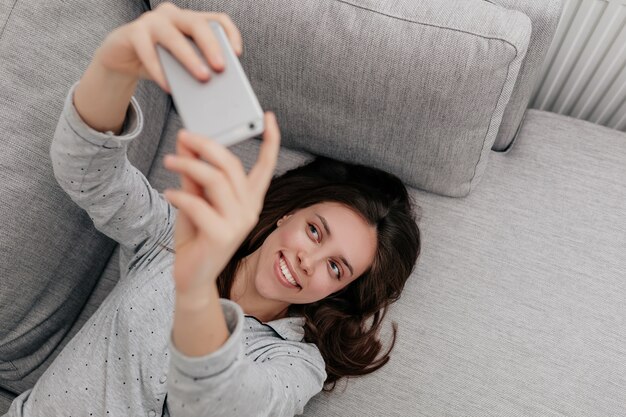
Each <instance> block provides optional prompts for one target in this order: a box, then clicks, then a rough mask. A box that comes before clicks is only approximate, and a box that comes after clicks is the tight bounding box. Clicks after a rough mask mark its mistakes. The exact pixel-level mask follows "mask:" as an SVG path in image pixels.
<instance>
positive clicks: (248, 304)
mask: <svg viewBox="0 0 626 417" xmlns="http://www.w3.org/2000/svg"><path fill="white" fill-rule="evenodd" d="M258 258H259V250H257V251H256V252H254V253H252V254H250V255H248V256H247V257H246V258H244V259H243V260H242V261H241V265H240V267H239V268H237V272H236V274H235V279H234V282H233V286H232V288H231V290H230V299H231V300H232V301H234V302H236V303H237V304H239V306H240V307H241V308H242V309H243V311H244V313H245V314H247V315H249V316H254V317H255V318H257V319H258V320H260V321H261V322H263V323H267V322H269V321H272V320H277V319H280V318H283V317H286V316H287V310H288V308H289V305H290V304H289V303H287V302H285V301H278V300H271V299H267V298H265V297H263V296H262V295H261V294H259V293H258V291H257V289H256V286H255V285H254V278H255V276H256V273H257V265H258Z"/></svg>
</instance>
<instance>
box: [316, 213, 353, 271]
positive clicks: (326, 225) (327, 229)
mask: <svg viewBox="0 0 626 417" xmlns="http://www.w3.org/2000/svg"><path fill="white" fill-rule="evenodd" d="M315 215H316V216H317V217H318V218H319V219H320V221H321V222H322V225H323V226H324V230H325V231H326V233H327V234H328V236H329V237H330V236H332V235H331V233H330V229H329V228H328V222H327V221H326V219H325V218H324V217H323V216H322V215H320V214H317V213H315ZM339 259H341V262H343V263H344V264H346V266H347V267H348V269H349V270H350V273H351V274H352V275H354V269H352V265H350V262H348V260H347V259H346V258H344V257H343V256H340V257H339Z"/></svg>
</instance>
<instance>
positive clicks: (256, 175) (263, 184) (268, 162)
mask: <svg viewBox="0 0 626 417" xmlns="http://www.w3.org/2000/svg"><path fill="white" fill-rule="evenodd" d="M264 122H265V131H263V142H262V143H261V150H260V152H259V157H258V159H257V162H256V163H255V164H254V166H253V167H252V169H251V170H250V174H249V175H248V184H249V189H252V190H255V191H256V192H260V193H261V195H260V197H261V198H262V197H263V196H264V195H265V192H266V191H267V188H268V187H269V184H270V181H271V180H272V175H273V173H274V168H275V167H276V160H277V159H278V151H279V149H280V130H279V128H278V123H277V121H276V115H275V114H274V113H272V112H265V120H264Z"/></svg>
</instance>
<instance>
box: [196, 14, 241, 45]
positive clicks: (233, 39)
mask: <svg viewBox="0 0 626 417" xmlns="http://www.w3.org/2000/svg"><path fill="white" fill-rule="evenodd" d="M204 15H205V18H208V19H212V20H217V21H218V22H219V23H220V24H221V25H222V28H224V32H225V33H226V37H227V38H228V40H229V41H230V44H231V45H232V47H233V49H234V50H235V53H236V54H237V56H241V54H242V53H243V40H242V38H241V32H240V31H239V29H238V28H237V26H236V25H235V22H233V21H232V19H231V18H230V16H228V15H227V14H226V13H204Z"/></svg>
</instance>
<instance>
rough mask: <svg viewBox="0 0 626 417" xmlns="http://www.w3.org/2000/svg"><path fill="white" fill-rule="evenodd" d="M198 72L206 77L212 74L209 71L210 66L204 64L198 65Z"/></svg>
mask: <svg viewBox="0 0 626 417" xmlns="http://www.w3.org/2000/svg"><path fill="white" fill-rule="evenodd" d="M198 72H199V73H200V74H201V75H203V76H205V77H206V76H207V75H210V74H211V72H210V71H209V67H207V66H206V65H204V64H200V65H198Z"/></svg>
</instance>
